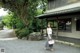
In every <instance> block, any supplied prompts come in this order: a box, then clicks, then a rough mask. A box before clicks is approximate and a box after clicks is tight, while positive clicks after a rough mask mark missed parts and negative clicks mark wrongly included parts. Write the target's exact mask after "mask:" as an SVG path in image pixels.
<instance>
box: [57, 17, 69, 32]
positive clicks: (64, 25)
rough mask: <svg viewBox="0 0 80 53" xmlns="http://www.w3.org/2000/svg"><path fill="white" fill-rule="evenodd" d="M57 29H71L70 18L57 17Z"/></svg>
mask: <svg viewBox="0 0 80 53" xmlns="http://www.w3.org/2000/svg"><path fill="white" fill-rule="evenodd" d="M58 29H59V30H60V31H71V18H68V19H59V21H58Z"/></svg>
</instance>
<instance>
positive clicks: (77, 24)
mask: <svg viewBox="0 0 80 53" xmlns="http://www.w3.org/2000/svg"><path fill="white" fill-rule="evenodd" d="M76 31H80V19H78V20H76Z"/></svg>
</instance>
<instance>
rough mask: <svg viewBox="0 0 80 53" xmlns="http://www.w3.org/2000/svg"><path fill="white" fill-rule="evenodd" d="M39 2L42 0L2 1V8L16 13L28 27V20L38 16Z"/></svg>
mask: <svg viewBox="0 0 80 53" xmlns="http://www.w3.org/2000/svg"><path fill="white" fill-rule="evenodd" d="M39 1H40V0H0V2H1V4H2V7H3V8H5V9H9V10H10V11H12V12H14V13H15V14H16V15H17V17H18V18H20V19H21V20H22V21H23V22H24V23H25V25H26V26H28V25H29V23H30V22H29V21H28V20H29V19H32V18H33V17H35V16H36V10H37V6H38V4H39ZM44 1H45V0H42V4H43V6H44ZM44 9H45V8H44Z"/></svg>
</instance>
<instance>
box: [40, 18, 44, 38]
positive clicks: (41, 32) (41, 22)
mask: <svg viewBox="0 0 80 53" xmlns="http://www.w3.org/2000/svg"><path fill="white" fill-rule="evenodd" d="M43 22H44V21H43V19H42V20H41V23H42V24H41V25H42V27H41V39H44V36H43Z"/></svg>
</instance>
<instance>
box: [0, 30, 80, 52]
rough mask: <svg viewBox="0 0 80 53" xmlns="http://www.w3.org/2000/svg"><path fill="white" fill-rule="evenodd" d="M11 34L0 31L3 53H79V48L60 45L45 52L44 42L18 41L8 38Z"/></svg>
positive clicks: (56, 44) (0, 43) (13, 36)
mask: <svg viewBox="0 0 80 53" xmlns="http://www.w3.org/2000/svg"><path fill="white" fill-rule="evenodd" d="M12 32H13V30H3V31H0V37H1V38H0V48H3V49H4V53H80V48H78V47H72V46H69V45H65V44H60V43H55V44H54V51H47V50H45V42H46V40H42V41H28V40H20V39H17V38H16V37H15V35H13V34H11V36H10V33H12ZM9 36H10V37H9ZM4 37H5V38H4ZM6 37H7V38H6ZM0 53H1V52H0Z"/></svg>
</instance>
